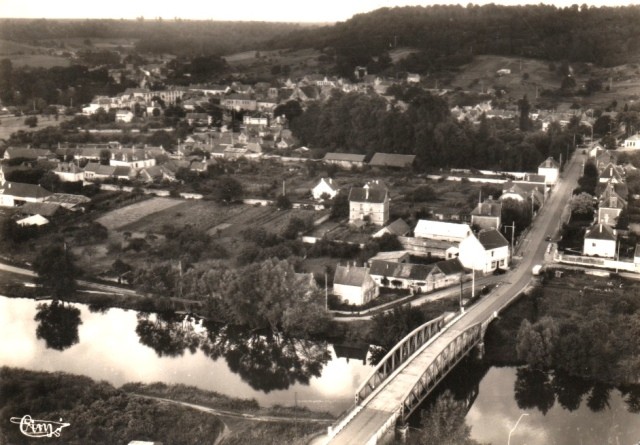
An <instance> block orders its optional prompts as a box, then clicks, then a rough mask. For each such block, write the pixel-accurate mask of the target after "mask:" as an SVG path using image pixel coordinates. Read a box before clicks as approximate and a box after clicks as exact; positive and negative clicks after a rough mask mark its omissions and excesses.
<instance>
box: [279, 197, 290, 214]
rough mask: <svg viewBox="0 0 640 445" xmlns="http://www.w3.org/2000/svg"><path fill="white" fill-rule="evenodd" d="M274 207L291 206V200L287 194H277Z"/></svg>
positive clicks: (281, 208) (287, 207)
mask: <svg viewBox="0 0 640 445" xmlns="http://www.w3.org/2000/svg"><path fill="white" fill-rule="evenodd" d="M276 207H277V208H278V210H287V209H290V208H291V200H290V199H289V197H288V196H287V195H278V197H277V198H276Z"/></svg>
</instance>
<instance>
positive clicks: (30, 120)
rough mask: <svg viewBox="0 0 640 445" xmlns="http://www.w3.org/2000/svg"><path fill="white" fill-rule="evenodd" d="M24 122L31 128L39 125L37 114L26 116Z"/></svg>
mask: <svg viewBox="0 0 640 445" xmlns="http://www.w3.org/2000/svg"><path fill="white" fill-rule="evenodd" d="M24 124H25V125H26V126H28V127H29V128H35V127H37V126H38V117H37V116H29V117H27V118H25V120H24Z"/></svg>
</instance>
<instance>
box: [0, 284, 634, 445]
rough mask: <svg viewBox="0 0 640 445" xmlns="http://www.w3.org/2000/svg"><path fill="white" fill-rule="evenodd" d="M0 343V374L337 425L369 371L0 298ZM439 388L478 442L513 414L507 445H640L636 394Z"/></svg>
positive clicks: (347, 352) (521, 384) (526, 377)
mask: <svg viewBox="0 0 640 445" xmlns="http://www.w3.org/2000/svg"><path fill="white" fill-rule="evenodd" d="M39 304H40V305H42V304H44V306H40V308H38V305H39ZM74 308H76V309H74ZM36 317H37V318H38V321H36V320H35V318H36ZM0 336H1V338H2V339H3V341H2V342H0V364H2V365H7V366H12V367H20V368H26V369H31V370H37V371H64V372H68V373H73V374H81V375H86V376H88V377H91V378H93V379H94V380H105V381H108V382H110V383H112V384H113V385H115V386H120V385H122V384H124V383H128V382H145V383H151V382H158V381H159V382H164V383H167V384H171V383H183V384H187V385H193V386H196V387H199V388H202V389H205V390H212V391H216V392H219V393H222V394H226V395H229V396H232V397H241V398H254V399H256V400H257V401H258V402H259V403H260V404H261V405H263V406H271V405H275V404H280V405H294V404H298V405H302V406H307V407H309V408H311V409H313V410H318V411H329V412H331V413H333V414H335V415H339V414H340V413H341V412H342V411H343V410H345V409H346V408H348V407H349V406H351V405H352V403H353V394H354V393H355V391H356V389H357V388H358V386H359V384H360V383H361V382H362V381H363V380H364V378H365V377H366V376H367V375H368V373H369V372H370V371H371V367H370V366H369V365H367V364H365V363H364V362H363V358H364V355H363V354H364V353H363V351H362V350H360V351H358V350H354V349H349V348H345V347H341V346H339V345H331V344H329V343H325V342H305V341H299V340H287V339H282V338H271V337H268V336H265V335H258V334H256V333H246V332H243V331H234V330H233V329H231V328H228V327H225V326H220V325H208V326H207V327H206V328H205V326H203V323H202V321H195V322H194V321H184V317H182V316H156V315H153V314H139V313H136V312H135V311H125V310H122V309H108V310H106V312H100V311H95V309H94V311H91V310H89V308H88V307H87V306H85V305H80V304H71V305H64V306H62V307H60V306H56V305H52V304H51V302H36V301H33V300H29V299H12V298H6V297H1V296H0ZM365 350H366V346H365ZM336 351H337V352H336ZM338 355H340V357H338ZM346 356H351V358H350V359H348V358H346ZM446 387H448V388H450V389H451V390H452V391H453V392H454V393H455V395H456V397H458V398H463V399H464V398H466V399H467V400H468V401H469V408H468V413H467V416H466V422H467V424H468V425H469V426H471V427H472V437H473V438H474V439H476V440H478V441H480V442H482V443H492V444H494V445H498V444H507V443H508V438H509V432H510V431H511V430H512V429H513V427H514V426H515V424H516V422H517V421H518V419H519V418H520V416H521V415H522V414H523V413H524V414H526V415H525V416H522V418H521V419H520V422H519V423H518V426H517V428H516V429H515V430H513V433H512V434H511V442H510V443H511V444H513V445H516V444H517V445H523V444H528V445H551V444H557V445H573V444H576V445H603V444H614V445H635V444H636V443H638V442H639V441H640V415H639V414H637V413H638V412H640V390H638V389H634V390H628V389H627V390H625V391H624V392H621V391H620V390H619V389H616V388H612V387H607V386H603V385H595V384H592V383H588V382H583V381H579V380H576V379H572V378H567V377H565V376H561V375H558V376H554V375H543V374H535V373H528V372H527V371H526V370H524V369H517V368H513V367H504V368H498V367H492V366H490V365H488V364H479V363H477V362H474V361H472V360H465V361H463V362H462V364H461V365H459V366H458V368H456V370H454V371H453V372H452V375H451V376H450V377H448V378H447V380H446V381H445V382H444V385H443V388H442V389H444V388H446Z"/></svg>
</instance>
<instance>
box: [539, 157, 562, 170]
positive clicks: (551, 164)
mask: <svg viewBox="0 0 640 445" xmlns="http://www.w3.org/2000/svg"><path fill="white" fill-rule="evenodd" d="M538 167H539V168H560V166H559V165H558V163H557V162H556V160H555V159H553V157H551V156H549V157H548V158H547V159H545V160H544V161H542V164H540V165H539V166H538Z"/></svg>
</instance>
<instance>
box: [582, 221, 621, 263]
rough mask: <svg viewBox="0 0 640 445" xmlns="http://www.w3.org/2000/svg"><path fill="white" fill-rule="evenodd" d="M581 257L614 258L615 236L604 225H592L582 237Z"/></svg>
mask: <svg viewBox="0 0 640 445" xmlns="http://www.w3.org/2000/svg"><path fill="white" fill-rule="evenodd" d="M582 254H583V255H588V256H600V257H605V258H615V256H616V235H615V233H614V232H613V229H611V228H610V227H609V226H608V225H606V224H594V225H593V226H591V227H590V228H589V230H587V233H586V234H585V235H584V247H583V249H582Z"/></svg>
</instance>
